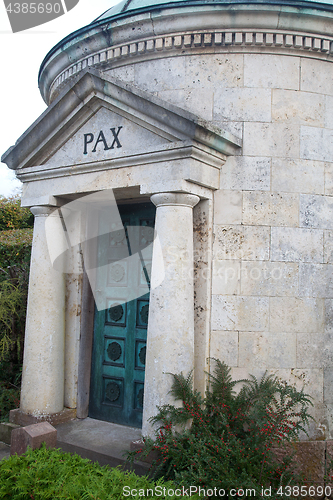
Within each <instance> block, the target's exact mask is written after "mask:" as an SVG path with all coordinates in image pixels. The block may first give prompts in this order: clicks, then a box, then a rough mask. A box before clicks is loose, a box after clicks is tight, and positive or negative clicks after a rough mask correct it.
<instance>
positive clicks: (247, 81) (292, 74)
mask: <svg viewBox="0 0 333 500" xmlns="http://www.w3.org/2000/svg"><path fill="white" fill-rule="evenodd" d="M299 67H300V59H299V57H288V56H281V55H273V54H244V86H246V87H264V88H276V89H290V90H298V89H299Z"/></svg>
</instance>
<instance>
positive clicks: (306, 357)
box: [296, 332, 327, 368]
mask: <svg viewBox="0 0 333 500" xmlns="http://www.w3.org/2000/svg"><path fill="white" fill-rule="evenodd" d="M325 335H327V334H323V333H315V334H313V333H303V332H300V333H297V334H296V337H297V340H296V352H297V359H296V368H322V367H323V353H324V345H325Z"/></svg>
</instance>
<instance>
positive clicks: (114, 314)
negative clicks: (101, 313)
mask: <svg viewBox="0 0 333 500" xmlns="http://www.w3.org/2000/svg"><path fill="white" fill-rule="evenodd" d="M123 314H124V309H123V306H122V305H121V304H113V305H112V306H111V307H110V309H109V315H110V319H111V321H114V322H115V323H116V322H117V321H119V320H121V318H122V317H123Z"/></svg>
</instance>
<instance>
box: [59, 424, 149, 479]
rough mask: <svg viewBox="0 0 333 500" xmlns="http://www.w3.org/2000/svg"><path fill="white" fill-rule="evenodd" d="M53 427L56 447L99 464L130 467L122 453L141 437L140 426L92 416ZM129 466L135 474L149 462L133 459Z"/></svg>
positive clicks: (147, 467) (144, 471) (145, 468)
mask: <svg viewBox="0 0 333 500" xmlns="http://www.w3.org/2000/svg"><path fill="white" fill-rule="evenodd" d="M54 427H55V428H56V429H57V447H58V448H61V449H62V450H63V451H66V452H71V453H77V454H78V455H80V456H81V457H83V458H89V459H90V460H92V461H94V462H98V463H99V464H100V465H107V464H108V465H110V467H116V466H118V465H121V466H123V467H124V468H126V469H131V468H132V467H131V466H130V464H128V463H127V461H126V456H125V453H126V451H129V450H130V449H131V443H133V442H135V441H139V440H140V439H141V429H135V428H133V427H127V426H123V425H118V424H112V423H109V422H104V421H101V420H95V419H92V418H85V419H76V420H72V421H70V422H66V423H63V424H59V425H55V426H54ZM133 470H134V471H135V472H136V473H137V474H139V475H144V474H147V473H148V470H149V464H147V463H145V462H137V463H136V464H135V465H134V466H133Z"/></svg>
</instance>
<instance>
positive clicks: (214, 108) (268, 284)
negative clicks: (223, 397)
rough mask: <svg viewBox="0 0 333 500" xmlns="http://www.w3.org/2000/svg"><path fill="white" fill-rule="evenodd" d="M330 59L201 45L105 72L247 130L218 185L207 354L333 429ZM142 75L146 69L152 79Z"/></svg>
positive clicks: (317, 429)
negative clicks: (288, 390)
mask: <svg viewBox="0 0 333 500" xmlns="http://www.w3.org/2000/svg"><path fill="white" fill-rule="evenodd" d="M332 69H333V65H332V63H331V62H329V61H327V60H319V59H315V58H310V57H306V56H305V57H301V56H299V55H297V56H296V55H291V54H287V55H284V54H282V53H280V54H277V53H253V54H251V53H241V51H240V53H236V52H232V53H220V54H218V53H206V54H204V53H202V54H195V55H183V56H182V57H169V58H167V57H165V58H161V59H155V60H150V61H149V60H148V61H144V62H142V63H140V62H138V63H137V64H128V65H126V66H122V67H118V68H114V69H113V70H108V71H107V72H106V73H105V74H106V75H107V74H109V75H111V76H113V77H117V78H121V79H123V80H126V81H128V82H130V83H132V84H134V85H135V86H137V87H139V88H141V89H143V90H146V91H149V92H151V93H153V94H155V95H157V96H158V97H160V98H162V99H164V100H166V101H169V102H171V103H173V104H176V105H179V106H180V107H182V108H185V109H187V110H188V111H191V112H193V113H195V114H197V115H199V116H200V117H202V118H203V119H205V120H208V121H209V122H211V123H212V124H214V125H216V126H219V127H221V128H223V129H225V130H228V131H230V132H232V133H233V134H235V135H236V136H238V137H242V138H243V149H242V154H241V155H240V156H233V157H229V158H228V159H227V161H226V163H225V164H224V165H223V167H222V169H221V177H220V190H218V191H216V192H215V193H214V238H213V248H212V256H213V274H212V302H211V308H212V310H211V338H210V351H209V352H210V356H212V357H219V358H220V359H223V360H225V361H226V362H227V363H228V364H229V365H230V366H231V367H232V370H233V374H234V376H235V377H237V378H243V377H246V376H247V375H248V374H249V373H252V374H254V375H257V376H260V375H262V374H263V373H264V372H265V370H268V372H273V373H276V374H277V375H278V376H280V377H281V378H283V379H286V380H288V381H290V382H291V383H293V384H296V385H297V386H298V387H299V388H300V387H302V386H303V385H305V390H306V391H307V392H308V393H309V394H310V395H311V396H312V397H313V399H314V403H315V408H314V410H313V415H314V416H315V418H316V423H315V424H313V425H312V427H311V430H310V437H311V438H312V439H325V438H329V437H332V432H333V430H331V429H330V428H329V422H330V421H331V415H332V412H333V390H332V387H333V385H332V382H333V368H332V363H331V361H332V356H333V352H332V351H333V348H332V333H333V280H332V277H333V276H332V269H333V267H332V264H333V197H332V195H333V163H332V161H333V119H332V116H333V114H332V110H333V78H332V76H333V72H332ZM147 75H149V78H147Z"/></svg>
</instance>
